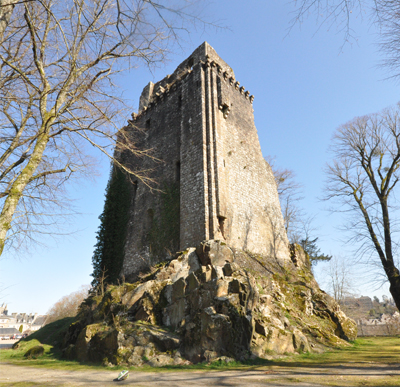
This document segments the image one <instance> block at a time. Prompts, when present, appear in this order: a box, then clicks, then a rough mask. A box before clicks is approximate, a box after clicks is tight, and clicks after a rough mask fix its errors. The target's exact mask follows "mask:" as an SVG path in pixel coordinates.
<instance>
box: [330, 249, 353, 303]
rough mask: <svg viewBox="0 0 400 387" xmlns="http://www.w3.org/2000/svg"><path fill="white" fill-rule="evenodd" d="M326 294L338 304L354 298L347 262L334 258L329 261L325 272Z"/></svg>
mask: <svg viewBox="0 0 400 387" xmlns="http://www.w3.org/2000/svg"><path fill="white" fill-rule="evenodd" d="M326 278H327V286H328V293H330V294H331V296H332V297H333V298H334V299H335V301H336V302H337V303H339V304H343V300H344V298H345V297H350V296H354V291H355V289H354V280H353V275H352V272H351V267H350V264H349V260H348V259H346V258H343V257H338V256H334V257H332V259H330V261H329V263H328V266H327V270H326Z"/></svg>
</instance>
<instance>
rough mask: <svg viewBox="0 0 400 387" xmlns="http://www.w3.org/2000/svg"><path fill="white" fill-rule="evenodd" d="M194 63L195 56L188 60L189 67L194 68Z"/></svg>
mask: <svg viewBox="0 0 400 387" xmlns="http://www.w3.org/2000/svg"><path fill="white" fill-rule="evenodd" d="M193 65H194V60H193V58H190V59H189V60H188V62H187V67H188V68H189V69H190V70H191V69H192V68H193Z"/></svg>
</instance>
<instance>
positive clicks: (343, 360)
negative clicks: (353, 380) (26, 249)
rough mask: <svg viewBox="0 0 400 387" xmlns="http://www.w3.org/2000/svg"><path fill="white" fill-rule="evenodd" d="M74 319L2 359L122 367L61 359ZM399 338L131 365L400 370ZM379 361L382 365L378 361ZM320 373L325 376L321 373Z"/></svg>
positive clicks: (162, 369) (180, 368)
mask: <svg viewBox="0 0 400 387" xmlns="http://www.w3.org/2000/svg"><path fill="white" fill-rule="evenodd" d="M74 321H75V319H74V318H64V319H62V320H58V321H55V322H53V323H50V324H48V325H46V326H44V327H43V328H42V329H40V330H39V331H37V332H35V333H33V334H32V335H30V336H29V337H27V338H25V339H22V340H20V341H19V342H17V343H16V344H14V349H6V350H2V351H1V352H2V361H3V362H9V363H13V364H16V365H30V366H37V367H47V368H58V369H70V370H79V369H82V370H83V369H97V370H100V369H101V370H110V371H116V370H120V369H123V368H126V366H125V367H123V366H115V367H105V366H102V365H100V364H93V363H83V362H78V361H71V360H65V359H63V358H62V352H61V349H60V346H61V343H62V341H63V338H64V336H65V333H66V331H67V329H68V327H69V326H70V325H71V324H72V323H73V322H74ZM36 345H42V346H43V347H44V348H45V352H44V355H43V356H41V357H39V358H37V359H30V360H28V359H26V358H24V356H23V355H24V354H25V353H26V351H28V350H29V349H30V348H32V347H33V346H36ZM399 353H400V337H370V338H363V339H358V340H356V341H355V342H354V343H352V346H351V347H348V348H343V349H335V350H332V351H327V352H325V353H321V354H311V353H305V354H302V355H290V356H288V357H285V358H284V359H276V360H265V359H260V358H255V359H251V360H247V361H244V362H230V363H226V362H225V361H217V362H213V363H208V364H206V363H200V364H194V365H186V366H179V365H176V366H173V365H168V366H163V367H158V368H153V367H150V366H146V365H144V366H143V367H129V369H130V370H136V371H144V372H165V371H191V370H193V371H195V370H204V371H207V370H208V371H211V370H221V371H223V370H232V371H235V370H236V371H244V370H254V371H257V370H264V371H265V370H266V369H267V370H268V369H270V368H271V367H273V368H274V370H275V371H279V369H282V371H283V370H284V369H288V368H290V369H291V373H292V374H293V375H295V374H298V373H302V372H303V373H304V372H306V373H307V372H308V371H307V370H308V369H311V368H313V369H314V370H315V369H321V371H322V369H342V370H346V369H348V370H350V369H352V370H356V369H362V368H366V367H368V369H369V371H372V372H373V371H374V370H376V371H377V372H378V371H380V370H382V364H384V365H385V370H386V371H390V370H391V369H393V370H397V369H398V366H399V363H400V359H399V356H398V354H399ZM378 363H379V364H378ZM321 375H324V373H323V372H321Z"/></svg>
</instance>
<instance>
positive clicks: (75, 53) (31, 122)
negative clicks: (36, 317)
mask: <svg viewBox="0 0 400 387" xmlns="http://www.w3.org/2000/svg"><path fill="white" fill-rule="evenodd" d="M5 1H6V0H1V4H2V5H4V4H5V3H4V2H5ZM13 6H14V10H13V12H11V13H8V14H7V16H6V17H5V15H3V16H4V17H5V19H4V20H5V24H3V26H4V28H3V27H1V28H3V31H2V32H3V35H2V38H1V39H0V127H1V132H0V254H1V253H2V252H3V249H4V247H5V246H6V244H7V246H8V247H10V246H14V247H18V246H19V244H20V243H21V241H24V240H25V241H26V240H30V239H34V236H35V234H36V233H39V234H41V233H53V232H55V230H54V227H56V225H57V224H58V222H59V219H57V220H55V219H56V218H55V215H56V214H60V213H62V214H66V213H68V212H70V208H69V207H68V197H67V196H66V195H65V193H66V191H65V183H67V182H68V181H70V180H72V179H73V178H75V177H82V176H86V177H88V176H90V175H92V170H91V168H92V167H93V166H94V165H95V164H96V161H95V160H94V159H93V157H92V155H91V149H93V148H95V149H97V150H98V151H99V152H100V153H102V154H104V155H106V156H107V157H109V158H110V159H111V160H113V163H114V165H116V166H118V167H119V168H120V169H121V170H123V171H125V172H126V174H127V175H130V176H133V178H134V180H140V181H142V182H144V183H145V184H152V181H151V179H149V177H148V176H147V174H146V172H145V171H137V170H133V169H132V168H129V167H128V166H127V165H125V164H124V165H123V164H121V163H120V162H118V161H117V160H116V159H115V158H113V154H114V152H117V153H118V152H122V151H123V152H124V153H125V154H130V155H131V156H132V157H146V156H149V151H148V150H142V149H141V150H139V149H137V148H136V146H135V141H134V138H133V136H132V135H131V134H129V135H128V134H127V133H126V132H125V129H120V128H121V127H123V122H124V121H125V117H126V116H127V109H126V106H125V104H124V101H123V99H122V98H121V96H120V95H119V93H118V92H117V90H116V87H115V79H116V77H117V76H118V75H119V74H121V72H124V71H126V70H128V69H131V68H134V67H135V66H138V65H140V64H144V65H149V66H152V65H155V64H158V63H162V62H163V61H164V60H165V57H166V54H167V53H168V51H169V49H170V48H171V44H172V43H173V42H177V41H179V39H180V38H179V37H180V35H179V33H180V32H181V31H182V30H186V29H187V28H189V26H190V24H192V23H196V22H198V21H199V19H198V18H197V17H196V15H195V14H193V13H191V12H192V11H193V12H195V10H194V9H193V8H190V7H191V2H190V1H187V0H177V1H174V2H168V1H165V0H159V1H152V0H129V1H124V0H116V1H114V0H35V1H21V2H15V3H14V4H13ZM4 10H6V8H4V7H2V12H3V11H4ZM3 16H2V15H1V14H0V17H1V18H2V19H1V20H0V22H3ZM200 22H201V21H200ZM130 112H131V109H130V108H129V113H130ZM49 229H50V231H49Z"/></svg>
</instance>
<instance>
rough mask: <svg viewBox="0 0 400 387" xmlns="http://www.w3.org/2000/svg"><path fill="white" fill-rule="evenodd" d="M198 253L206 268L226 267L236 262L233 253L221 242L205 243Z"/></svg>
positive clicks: (200, 246)
mask: <svg viewBox="0 0 400 387" xmlns="http://www.w3.org/2000/svg"><path fill="white" fill-rule="evenodd" d="M196 253H197V256H198V257H199V259H200V262H201V264H202V265H204V266H205V265H213V266H224V265H225V264H226V263H227V262H233V260H234V255H233V251H232V250H231V249H230V248H229V247H228V246H227V245H226V244H225V243H224V242H221V241H215V240H209V241H204V242H202V243H201V244H200V245H199V246H198V247H197V248H196Z"/></svg>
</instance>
